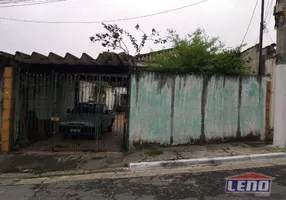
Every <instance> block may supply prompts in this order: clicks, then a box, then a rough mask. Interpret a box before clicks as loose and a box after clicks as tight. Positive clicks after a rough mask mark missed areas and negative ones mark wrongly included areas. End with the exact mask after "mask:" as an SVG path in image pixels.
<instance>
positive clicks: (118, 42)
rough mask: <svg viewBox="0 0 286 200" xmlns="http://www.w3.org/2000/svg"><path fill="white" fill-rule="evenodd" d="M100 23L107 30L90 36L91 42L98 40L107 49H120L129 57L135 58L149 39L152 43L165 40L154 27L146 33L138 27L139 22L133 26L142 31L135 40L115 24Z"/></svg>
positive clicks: (159, 42) (160, 42)
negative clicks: (131, 48) (139, 37)
mask: <svg viewBox="0 0 286 200" xmlns="http://www.w3.org/2000/svg"><path fill="white" fill-rule="evenodd" d="M102 25H103V27H104V29H106V31H107V32H106V33H96V34H95V36H92V37H90V40H91V41H92V42H100V43H101V45H102V46H103V47H106V48H108V50H110V49H112V50H122V51H123V52H124V53H125V54H127V55H128V56H130V58H131V59H135V56H136V55H138V54H140V52H141V50H142V48H143V47H144V46H145V45H146V42H147V41H151V42H153V43H154V44H164V43H166V42H167V39H164V38H161V37H160V32H158V31H156V30H155V29H154V28H153V29H152V30H151V32H150V33H149V34H147V33H145V32H144V31H143V30H142V29H141V28H140V26H139V24H137V25H136V26H135V29H136V30H138V31H140V32H141V33H142V36H141V39H140V40H137V39H136V38H135V37H134V36H133V35H131V34H130V33H129V32H127V31H125V30H124V29H122V28H120V27H119V26H118V25H116V24H105V23H102ZM128 41H129V42H130V43H131V47H133V52H134V53H133V54H132V51H131V50H130V46H129V45H128V43H127V42H128ZM133 61H134V60H133Z"/></svg>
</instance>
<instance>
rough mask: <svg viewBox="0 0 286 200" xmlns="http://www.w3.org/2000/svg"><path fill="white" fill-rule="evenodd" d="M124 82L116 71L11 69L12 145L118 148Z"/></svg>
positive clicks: (121, 126)
mask: <svg viewBox="0 0 286 200" xmlns="http://www.w3.org/2000/svg"><path fill="white" fill-rule="evenodd" d="M126 83H127V78H126V76H121V75H99V74H68V73H57V72H50V73H31V72H27V71H20V70H17V71H15V72H14V83H13V88H14V90H13V92H14V94H13V96H14V98H13V99H14V100H13V105H14V108H13V122H14V123H13V133H12V141H13V148H16V149H18V148H28V149H37V150H53V151H65V150H67V151H73V150H75V151H77V150H80V151H85V150H86V151H120V150H121V149H122V145H123V144H122V143H123V137H124V120H125V104H126V95H127V89H126Z"/></svg>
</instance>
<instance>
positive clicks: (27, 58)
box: [0, 51, 132, 66]
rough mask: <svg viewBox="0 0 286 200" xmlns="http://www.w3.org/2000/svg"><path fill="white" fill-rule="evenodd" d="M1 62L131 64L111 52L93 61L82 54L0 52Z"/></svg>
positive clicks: (120, 55)
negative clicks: (78, 55)
mask: <svg viewBox="0 0 286 200" xmlns="http://www.w3.org/2000/svg"><path fill="white" fill-rule="evenodd" d="M3 60H8V61H16V62H19V63H25V64H38V65H90V66H131V65H132V63H131V61H130V59H128V56H127V55H126V54H122V53H121V54H116V53H112V52H103V53H101V54H99V56H98V57H97V58H96V59H95V58H93V57H91V56H90V55H88V54H86V53H83V54H82V56H81V57H80V58H78V57H76V56H74V55H72V54H70V53H66V55H65V56H64V57H61V56H59V55H57V54H55V53H52V52H51V53H49V55H48V56H45V55H42V54H40V53H37V52H33V53H32V54H31V55H28V54H25V53H22V52H18V51H17V52H16V53H15V54H9V53H6V52H2V51H0V62H1V61H2V62H3Z"/></svg>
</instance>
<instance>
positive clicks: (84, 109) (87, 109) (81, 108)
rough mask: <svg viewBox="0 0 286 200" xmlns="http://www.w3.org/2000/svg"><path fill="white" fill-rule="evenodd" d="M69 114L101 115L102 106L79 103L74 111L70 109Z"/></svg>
mask: <svg viewBox="0 0 286 200" xmlns="http://www.w3.org/2000/svg"><path fill="white" fill-rule="evenodd" d="M71 113H85V114H94V113H103V105H102V104H94V103H79V104H78V105H77V106H76V107H75V108H74V109H72V111H71Z"/></svg>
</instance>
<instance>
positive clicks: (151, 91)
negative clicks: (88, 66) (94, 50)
mask: <svg viewBox="0 0 286 200" xmlns="http://www.w3.org/2000/svg"><path fill="white" fill-rule="evenodd" d="M265 94H266V79H265V78H259V77H254V76H243V77H225V76H213V77H209V78H207V77H201V76H194V75H174V74H164V73H154V72H138V73H137V74H133V75H131V101H130V123H129V142H130V144H131V145H132V144H134V143H138V142H139V143H158V144H161V145H179V144H189V143H194V142H196V141H202V140H203V141H205V140H206V141H212V140H222V139H227V138H237V137H246V136H250V135H253V134H254V135H259V136H260V137H261V139H263V138H264V134H265V101H266V99H265V98H266V95H265Z"/></svg>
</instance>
